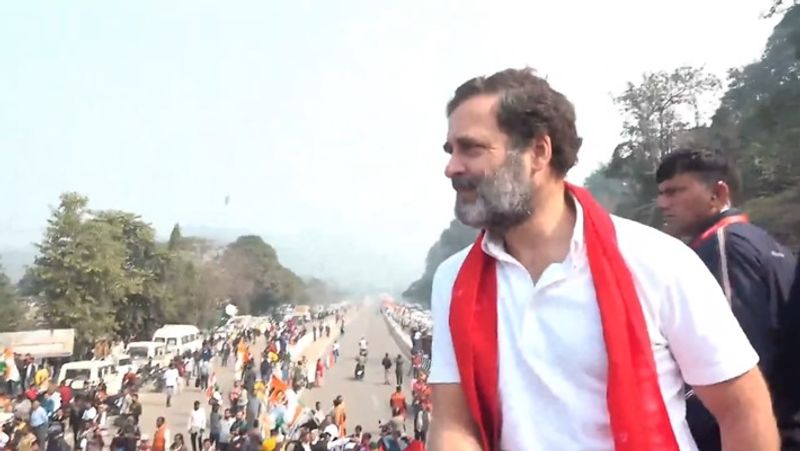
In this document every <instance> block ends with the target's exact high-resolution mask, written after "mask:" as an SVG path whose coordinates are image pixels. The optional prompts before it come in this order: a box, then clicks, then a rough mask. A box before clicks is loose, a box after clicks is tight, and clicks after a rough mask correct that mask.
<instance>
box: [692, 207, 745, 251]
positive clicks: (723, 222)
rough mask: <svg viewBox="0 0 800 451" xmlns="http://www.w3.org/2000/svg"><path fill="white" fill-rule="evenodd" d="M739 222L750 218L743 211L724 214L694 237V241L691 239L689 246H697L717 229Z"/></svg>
mask: <svg viewBox="0 0 800 451" xmlns="http://www.w3.org/2000/svg"><path fill="white" fill-rule="evenodd" d="M739 222H750V218H748V217H747V215H746V214H744V213H740V214H736V215H731V216H726V217H724V218H722V219H720V220H719V221H717V222H716V224H714V225H713V226H711V227H710V228H709V229H708V230H706V231H705V232H703V233H702V234H701V235H700V236H699V237H697V238H695V239H694V241H692V244H691V246H692V247H693V248H697V247H698V246H700V244H701V243H702V242H703V241H705V240H707V239H708V238H709V237H710V236H711V235H713V234H715V233H717V231H718V230H720V229H724V228H725V227H728V226H729V225H731V224H736V223H739Z"/></svg>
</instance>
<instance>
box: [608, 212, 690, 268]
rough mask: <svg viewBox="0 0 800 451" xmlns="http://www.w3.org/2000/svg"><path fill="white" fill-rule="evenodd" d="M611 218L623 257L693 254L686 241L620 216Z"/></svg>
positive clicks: (659, 258)
mask: <svg viewBox="0 0 800 451" xmlns="http://www.w3.org/2000/svg"><path fill="white" fill-rule="evenodd" d="M612 220H613V222H614V228H615V230H616V234H617V243H618V245H619V248H620V252H621V253H622V255H623V256H624V257H625V258H628V257H645V258H647V259H653V260H661V257H666V256H679V255H693V254H694V252H693V251H692V250H691V248H690V247H689V246H687V245H686V243H684V242H683V241H681V240H679V239H677V238H675V237H673V236H671V235H669V234H667V233H664V232H662V231H661V230H658V229H656V228H654V227H651V226H648V225H645V224H642V223H641V222H637V221H634V220H632V219H627V218H623V217H621V216H612ZM655 257H658V258H655ZM676 263H677V262H676Z"/></svg>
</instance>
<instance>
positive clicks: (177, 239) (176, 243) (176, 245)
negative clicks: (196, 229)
mask: <svg viewBox="0 0 800 451" xmlns="http://www.w3.org/2000/svg"><path fill="white" fill-rule="evenodd" d="M182 241H183V235H181V225H180V224H178V223H175V225H174V226H173V227H172V232H170V234H169V244H168V245H167V249H169V250H170V251H175V250H178V249H180V247H181V242H182Z"/></svg>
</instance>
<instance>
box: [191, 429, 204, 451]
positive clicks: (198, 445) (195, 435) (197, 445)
mask: <svg viewBox="0 0 800 451" xmlns="http://www.w3.org/2000/svg"><path fill="white" fill-rule="evenodd" d="M189 435H190V438H191V440H192V451H197V450H198V449H203V434H202V433H201V432H192V433H191V434H189Z"/></svg>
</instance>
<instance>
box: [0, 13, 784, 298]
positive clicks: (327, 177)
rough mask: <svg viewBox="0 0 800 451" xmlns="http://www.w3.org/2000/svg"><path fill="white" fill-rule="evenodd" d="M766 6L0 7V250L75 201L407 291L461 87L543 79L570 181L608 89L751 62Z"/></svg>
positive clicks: (592, 155)
mask: <svg viewBox="0 0 800 451" xmlns="http://www.w3.org/2000/svg"><path fill="white" fill-rule="evenodd" d="M769 3H770V2H769V1H768V0H763V1H760V0H755V1H742V2H736V1H730V0H706V1H702V0H673V1H671V2H663V1H650V0H606V1H603V2H597V1H592V0H587V1H561V2H557V1H531V0H526V1H492V2H491V3H490V2H488V1H485V2H478V1H468V0H458V1H456V0H452V1H435V0H425V1H416V0H414V1H411V0H405V1H374V0H372V1H367V0H365V1H346V0H337V1H323V0H318V1H298V0H295V1H292V2H278V1H266V0H259V1H242V2H219V1H198V0H191V1H141V0H137V1H135V2H118V1H105V0H104V1H91V2H89V1H70V2H38V1H28V0H26V1H8V2H3V3H2V4H0V204H2V207H3V208H2V209H0V247H21V246H25V245H26V244H28V243H30V242H33V241H36V240H38V239H39V237H40V236H41V231H42V228H43V225H44V223H45V220H46V218H47V216H48V214H49V209H48V206H49V205H54V204H56V202H57V200H58V195H59V193H61V192H63V191H65V190H75V191H79V192H81V193H84V194H86V195H88V196H89V197H90V200H91V206H92V207H95V208H118V209H124V210H129V211H134V212H137V213H139V214H141V215H142V216H143V217H144V218H145V219H146V220H148V221H150V222H152V223H153V225H154V226H155V227H156V228H157V230H158V231H159V233H160V234H161V235H166V234H168V233H169V229H170V228H171V226H172V224H174V223H175V222H180V223H181V224H184V225H187V226H189V225H193V226H204V227H211V228H225V229H246V230H251V231H253V232H256V233H262V234H264V235H266V236H270V237H277V238H275V239H276V240H278V241H280V242H277V243H276V244H277V246H276V247H278V248H279V252H280V250H281V248H285V249H288V251H287V252H294V254H300V255H302V256H303V258H307V259H308V260H309V262H311V263H308V265H306V267H305V268H306V271H309V269H308V268H316V269H319V270H320V271H322V272H325V273H326V274H323V275H328V276H331V275H333V276H337V277H339V278H347V277H350V276H351V275H352V276H354V275H355V274H356V272H357V271H358V270H359V269H361V268H367V270H368V272H369V271H377V272H380V274H379V275H378V274H377V273H376V275H375V276H374V279H375V281H377V283H379V284H380V283H384V282H386V283H388V282H396V283H397V284H399V285H404V284H406V283H407V282H409V281H410V279H413V278H414V277H415V276H416V275H418V273H419V272H420V271H421V270H422V265H423V261H424V257H425V253H426V251H427V249H428V247H429V246H430V245H431V244H432V243H433V242H434V241H435V240H436V238H437V237H438V235H439V233H440V232H441V230H442V229H443V227H445V226H446V225H447V223H448V222H449V220H450V218H451V217H452V202H453V197H454V196H453V192H452V190H451V188H450V187H449V184H448V183H447V181H446V179H445V178H444V176H443V170H444V165H445V163H446V161H447V160H446V155H445V154H444V153H443V152H442V151H441V144H442V142H443V140H444V136H445V132H446V129H445V128H446V120H445V117H444V105H445V102H446V101H447V100H448V98H449V97H450V95H451V93H452V91H453V90H454V89H455V87H456V86H457V85H458V84H459V83H461V82H462V81H464V80H466V79H467V78H469V77H471V76H474V75H477V74H486V73H491V72H494V71H496V70H499V69H502V68H505V67H508V66H514V67H520V66H524V65H530V66H533V67H535V68H537V69H538V70H539V71H540V72H541V73H542V74H545V75H547V76H548V78H549V79H550V81H551V83H552V84H553V85H554V86H555V87H556V88H557V89H560V90H561V91H563V92H564V93H565V94H566V95H567V96H568V97H569V98H570V99H571V100H572V101H573V102H574V103H575V106H576V109H577V112H578V118H579V124H578V125H579V132H580V133H581V134H582V135H583V137H584V145H583V148H582V150H581V154H580V159H581V161H580V163H579V166H578V167H577V168H575V170H574V171H573V172H572V173H571V178H572V179H573V180H576V181H580V180H581V179H582V178H583V177H585V176H586V175H587V174H588V173H589V172H591V170H593V169H594V168H595V167H596V166H597V164H598V162H600V161H602V160H604V159H606V158H608V156H609V155H610V152H611V149H613V147H614V145H615V143H616V142H617V138H618V134H619V127H620V121H619V119H618V114H617V112H616V110H615V108H614V105H613V104H612V102H611V100H610V96H611V93H614V92H619V91H620V90H621V89H623V87H624V84H625V82H626V81H627V80H631V79H636V78H638V77H639V75H640V74H641V73H642V72H643V71H648V70H658V69H670V68H672V67H675V66H677V65H682V64H692V65H706V67H707V68H709V69H710V70H712V71H713V72H716V73H718V74H719V75H721V76H724V74H725V71H726V70H727V69H728V68H729V67H732V66H739V65H743V64H746V63H748V62H751V61H752V60H754V59H756V58H757V57H758V56H759V54H760V52H761V51H762V49H763V46H764V43H765V40H766V38H767V37H768V35H769V33H770V31H771V28H772V26H773V25H774V21H773V20H764V19H760V17H759V15H760V13H762V12H763V11H765V10H766V8H768V6H769ZM490 5H491V6H490ZM226 195H230V204H229V205H227V206H226V205H225V204H224V199H225V197H226ZM296 259H297V257H293V258H292V262H296V261H297V260H296ZM344 261H346V264H345V263H344ZM309 265H311V266H309ZM316 269H314V270H316ZM354 277H355V276H354Z"/></svg>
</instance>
